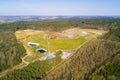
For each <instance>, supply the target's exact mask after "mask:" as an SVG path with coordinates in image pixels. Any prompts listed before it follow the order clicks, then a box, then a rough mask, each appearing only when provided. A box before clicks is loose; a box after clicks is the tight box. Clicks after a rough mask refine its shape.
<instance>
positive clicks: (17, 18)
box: [0, 16, 120, 21]
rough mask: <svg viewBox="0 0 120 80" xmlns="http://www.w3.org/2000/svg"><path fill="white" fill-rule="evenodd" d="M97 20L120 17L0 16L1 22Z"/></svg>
mask: <svg viewBox="0 0 120 80" xmlns="http://www.w3.org/2000/svg"><path fill="white" fill-rule="evenodd" d="M93 18H94V19H96V18H100V19H101V18H120V16H0V20H7V21H31V20H49V19H93Z"/></svg>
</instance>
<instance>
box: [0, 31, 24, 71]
mask: <svg viewBox="0 0 120 80" xmlns="http://www.w3.org/2000/svg"><path fill="white" fill-rule="evenodd" d="M25 52H26V51H25V49H24V47H23V46H22V45H21V44H19V43H18V42H17V40H16V38H15V35H13V33H12V32H11V31H1V32H0V72H1V71H3V70H5V69H7V68H12V67H13V66H14V65H17V64H19V63H20V62H21V57H22V56H24V55H25Z"/></svg>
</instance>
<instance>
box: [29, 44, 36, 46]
mask: <svg viewBox="0 0 120 80" xmlns="http://www.w3.org/2000/svg"><path fill="white" fill-rule="evenodd" d="M29 45H30V46H37V45H36V44H29Z"/></svg>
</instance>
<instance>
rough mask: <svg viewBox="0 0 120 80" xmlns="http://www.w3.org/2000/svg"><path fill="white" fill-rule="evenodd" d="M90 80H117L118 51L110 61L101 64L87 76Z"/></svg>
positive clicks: (119, 75) (118, 70) (118, 72)
mask: <svg viewBox="0 0 120 80" xmlns="http://www.w3.org/2000/svg"><path fill="white" fill-rule="evenodd" d="M89 79H92V80H119V79H120V53H119V55H117V56H116V57H115V58H113V59H112V60H111V61H110V62H107V63H106V64H105V65H102V66H101V67H100V68H98V69H97V70H96V71H95V72H94V73H92V74H91V76H89Z"/></svg>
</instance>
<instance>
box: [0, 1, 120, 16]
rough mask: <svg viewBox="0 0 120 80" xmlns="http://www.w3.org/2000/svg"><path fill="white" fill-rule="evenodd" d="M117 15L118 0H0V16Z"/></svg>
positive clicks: (119, 12) (119, 8)
mask: <svg viewBox="0 0 120 80" xmlns="http://www.w3.org/2000/svg"><path fill="white" fill-rule="evenodd" d="M16 15H40V16H58V15H59V16H60V15H61V16H62V15H63V16H64V15H68V16H81V15H84V16H86V15H87V16H90V15H92V16H94V15H95V16H119V15H120V0H0V16H16Z"/></svg>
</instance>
